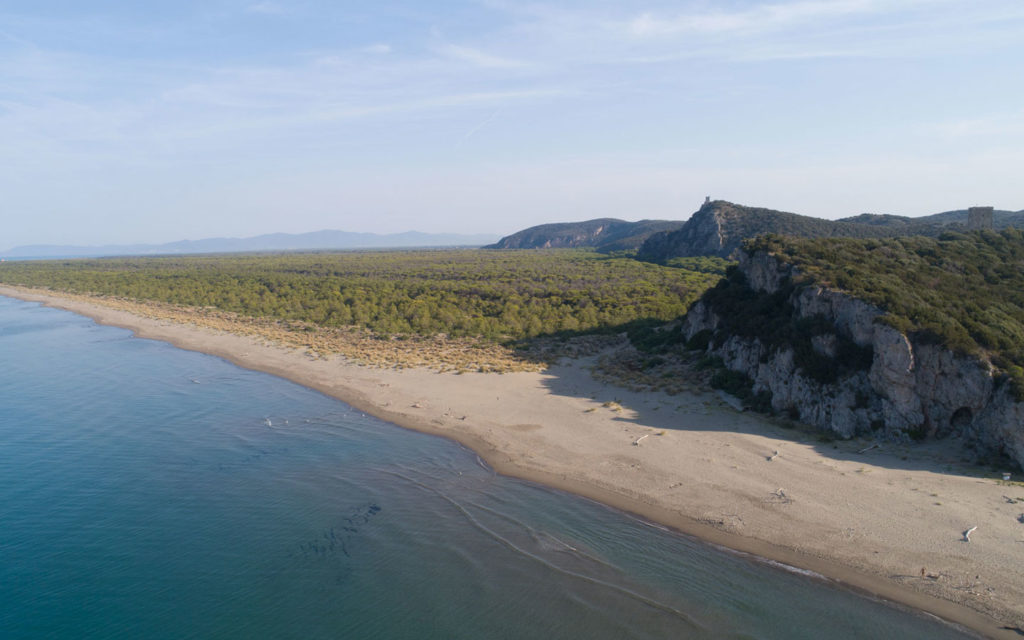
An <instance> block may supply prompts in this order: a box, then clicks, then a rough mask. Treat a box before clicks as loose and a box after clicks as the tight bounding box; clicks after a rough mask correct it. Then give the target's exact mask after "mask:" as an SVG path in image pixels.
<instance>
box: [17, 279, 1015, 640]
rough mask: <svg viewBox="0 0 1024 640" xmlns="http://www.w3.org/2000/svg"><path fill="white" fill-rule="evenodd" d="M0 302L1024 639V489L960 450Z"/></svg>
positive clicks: (560, 378)
mask: <svg viewBox="0 0 1024 640" xmlns="http://www.w3.org/2000/svg"><path fill="white" fill-rule="evenodd" d="M0 295H7V296H11V297H16V298H20V299H23V300H32V301H38V302H43V303H45V304H48V305H50V306H54V307H58V308H63V309H67V310H70V311H73V312H75V313H79V314H82V315H85V316H88V317H90V318H93V319H95V320H96V321H97V322H99V323H101V324H108V325H114V326H119V327H123V328H127V329H130V330H132V331H134V332H135V333H136V335H138V336H140V337H143V338H151V339H157V340H163V341H167V342H170V343H171V344H174V345H175V346H178V347H181V348H184V349H190V350H194V351H201V352H204V353H208V354H211V355H215V356H219V357H222V358H225V359H227V360H229V361H231V362H233V363H235V364H237V365H239V366H242V367H245V368H248V369H254V370H259V371H264V372H267V373H271V374H274V375H277V376H280V377H283V378H286V379H288V380H291V381H293V382H296V383H299V384H302V385H304V386H307V387H311V388H313V389H317V390H318V391H321V392H323V393H325V394H328V395H330V396H333V397H335V398H338V399H340V400H342V401H344V402H346V403H348V404H351V405H352V406H354V407H356V408H358V409H360V410H362V411H365V412H366V413H370V414H372V415H375V416H377V417H379V418H382V419H384V420H387V421H389V422H392V423H395V424H398V425H400V426H403V427H407V428H410V429H415V430H418V431H424V432H428V433H433V434H438V435H442V436H445V437H449V438H452V439H454V440H456V441H458V442H460V443H462V444H464V445H465V446H467V447H469V448H470V449H472V450H474V451H476V452H477V453H478V454H479V455H480V456H481V458H483V459H484V460H485V461H486V462H487V463H488V464H490V465H491V466H492V467H493V468H494V469H495V470H497V471H498V472H500V473H503V474H507V475H511V476H516V477H520V478H524V479H528V480H532V481H536V482H538V483H542V484H545V485H548V486H551V487H555V488H558V489H562V490H565V491H569V492H572V493H576V494H579V495H582V496H586V497H589V498H591V499H594V500H598V501H600V502H603V503H606V504H608V505H611V506H614V507H617V508H620V509H623V510H625V511H629V512H632V513H635V514H638V515H640V516H642V517H645V518H647V519H649V520H651V521H654V522H657V523H661V524H664V525H667V526H670V527H672V528H674V529H677V530H679V531H681V532H683V533H686V534H689V535H693V536H697V537H699V538H701V539H704V540H706V541H708V542H711V543H713V544H717V545H721V546H723V547H727V548H730V549H734V550H737V551H741V552H746V553H750V554H754V555H756V556H759V557H762V558H766V559H769V560H773V561H777V562H782V563H785V564H787V565H791V566H793V567H798V568H801V569H805V570H809V571H813V572H815V573H818V574H820V575H822V576H826V577H827V579H830V580H835V581H839V582H841V583H843V584H845V585H847V586H849V587H852V588H854V589H858V590H861V591H864V592H867V593H870V594H874V595H878V596H881V597H883V598H886V599H889V600H892V601H895V602H898V603H901V604H903V605H906V606H910V607H914V608H917V609H921V610H924V611H927V612H929V613H932V614H934V615H937V616H939V617H941V618H943V619H946V620H950V621H953V622H956V623H958V624H961V625H963V626H966V627H968V628H971V629H974V630H976V631H978V632H980V633H982V634H984V635H986V636H991V637H1006V638H1016V637H1020V636H1021V634H1020V633H1018V631H1016V630H1015V629H1024V570H1022V568H1024V522H1021V521H1020V520H1019V518H1024V484H1022V483H1015V482H1010V483H1006V482H1003V481H1002V480H1001V476H1000V475H999V474H998V473H996V472H992V471H990V470H987V469H981V468H978V467H974V466H971V465H968V464H965V463H962V462H960V459H959V455H958V454H957V447H958V444H957V443H955V442H944V443H934V444H928V445H924V446H911V447H905V446H900V445H896V444H891V443H879V444H878V446H872V445H873V444H874V443H873V442H871V441H849V442H842V441H839V442H832V441H829V440H828V439H826V438H822V437H820V436H818V435H816V434H815V433H813V432H811V431H803V430H799V429H788V428H785V427H784V425H782V424H781V423H777V422H774V421H771V420H769V419H766V418H764V417H761V416H757V415H754V414H749V413H743V412H740V411H737V410H736V409H734V408H733V407H732V405H731V402H730V399H729V398H727V397H722V396H719V395H718V394H715V393H701V392H691V393H681V394H676V395H668V394H665V393H660V392H635V391H629V390H626V389H623V388H621V387H618V386H614V385H609V384H606V383H602V382H598V381H596V380H594V378H593V377H592V376H591V375H590V372H589V367H590V366H591V365H592V364H593V358H592V357H591V358H578V359H575V360H564V361H563V363H562V364H559V365H557V366H552V367H549V368H548V369H546V370H544V371H519V372H512V373H504V374H498V373H476V372H472V373H468V372H464V373H458V372H451V371H449V372H444V373H438V372H437V371H434V370H430V369H425V368H405V369H388V368H383V367H374V366H366V365H360V364H356V363H354V362H352V361H351V360H349V359H345V358H343V357H340V356H335V357H329V358H326V359H325V358H319V357H313V356H311V355H309V354H308V353H306V352H305V351H303V350H300V349H295V348H288V347H284V346H279V345H275V344H271V343H267V342H266V341H265V340H263V339H260V338H259V337H255V336H250V335H237V334H234V333H229V332H224V331H216V330H213V329H210V328H203V327H198V326H191V325H187V324H181V323H179V322H172V321H169V320H162V319H157V318H150V317H143V316H141V315H138V314H135V313H130V312H128V311H124V310H119V309H114V308H110V307H107V306H103V305H102V304H98V303H97V302H99V301H95V302H92V301H88V300H85V299H82V298H75V299H71V298H64V297H60V296H58V295H54V294H49V293H45V292H36V291H30V290H25V289H13V288H9V287H0ZM869 447H871V448H869ZM972 527H977V528H976V529H975V530H974V531H973V532H972V533H971V534H970V539H969V541H967V540H965V537H964V532H965V531H967V530H968V529H971V528H972ZM1022 633H1024V632H1022Z"/></svg>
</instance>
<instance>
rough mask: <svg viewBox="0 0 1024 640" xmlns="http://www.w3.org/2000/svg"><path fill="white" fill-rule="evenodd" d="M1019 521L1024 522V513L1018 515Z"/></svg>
mask: <svg viewBox="0 0 1024 640" xmlns="http://www.w3.org/2000/svg"><path fill="white" fill-rule="evenodd" d="M1017 522H1019V523H1021V524H1024V513H1022V514H1020V515H1019V516H1017Z"/></svg>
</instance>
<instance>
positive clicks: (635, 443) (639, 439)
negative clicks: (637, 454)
mask: <svg viewBox="0 0 1024 640" xmlns="http://www.w3.org/2000/svg"><path fill="white" fill-rule="evenodd" d="M649 435H651V434H649V433H648V434H646V435H642V436H640V437H639V438H637V439H636V440H634V441H633V446H634V447H639V446H640V441H641V440H643V439H644V438H646V437H648V436H649Z"/></svg>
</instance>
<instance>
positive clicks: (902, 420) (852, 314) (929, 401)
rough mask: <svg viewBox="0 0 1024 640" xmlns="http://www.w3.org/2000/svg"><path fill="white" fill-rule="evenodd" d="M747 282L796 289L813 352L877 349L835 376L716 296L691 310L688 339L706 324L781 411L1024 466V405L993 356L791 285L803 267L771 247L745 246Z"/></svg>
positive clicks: (835, 295)
mask: <svg viewBox="0 0 1024 640" xmlns="http://www.w3.org/2000/svg"><path fill="white" fill-rule="evenodd" d="M739 270H740V272H741V273H742V275H743V277H744V278H745V281H746V286H748V287H749V288H750V289H752V290H753V291H755V292H758V293H760V294H763V295H774V294H778V293H779V292H780V291H782V292H788V296H789V297H788V307H787V308H788V309H790V312H791V313H792V314H793V316H794V318H796V319H805V320H809V319H815V320H817V322H815V323H814V326H815V327H817V329H816V331H815V332H814V334H813V335H808V336H805V338H806V341H807V342H806V344H807V350H813V352H814V354H817V356H820V357H821V358H825V359H826V360H825V361H826V362H829V361H831V362H832V363H833V366H834V367H835V368H836V370H839V369H840V368H843V365H844V364H846V363H843V362H842V361H841V358H842V353H841V346H842V345H843V344H844V343H847V344H853V345H856V348H858V349H862V350H868V349H869V350H870V359H869V360H868V359H865V361H864V363H863V366H860V367H856V368H854V369H852V370H851V369H850V368H849V367H845V368H844V369H843V372H842V374H841V375H839V376H837V377H836V378H835V379H834V381H831V382H823V381H822V380H821V379H820V378H821V376H820V375H818V376H815V375H812V374H811V373H809V372H808V370H807V368H806V367H804V366H802V365H801V364H800V363H799V358H798V357H797V351H798V349H799V348H800V345H798V344H775V345H773V346H768V345H767V344H766V339H765V338H762V337H759V336H752V335H736V334H730V333H729V330H728V328H727V327H726V325H727V324H728V323H726V322H723V319H722V316H721V314H720V313H718V312H716V310H715V308H714V303H713V301H710V302H709V299H705V300H702V301H700V302H698V303H697V304H696V305H694V307H693V308H692V309H691V310H690V312H689V313H688V314H687V316H686V319H685V322H684V323H683V331H684V333H685V334H686V337H687V339H691V338H693V337H694V336H696V335H697V334H698V333H701V332H709V333H711V334H713V335H714V338H713V339H712V340H710V341H709V343H708V347H707V349H708V351H709V353H710V354H712V355H715V356H717V357H719V358H721V359H722V361H723V363H724V365H725V366H726V367H727V368H729V369H731V370H733V371H739V372H742V373H744V374H746V375H747V376H748V377H749V378H750V379H751V380H752V381H753V392H754V393H767V394H769V395H770V397H771V406H772V408H773V409H774V410H775V411H778V412H780V413H783V414H785V415H789V416H791V417H793V418H794V419H798V420H800V421H802V422H805V423H808V424H812V425H815V426H817V427H819V428H822V429H824V430H827V431H830V432H832V433H834V434H836V435H838V436H840V437H842V438H849V437H853V436H855V435H860V434H868V433H876V434H879V435H884V436H885V437H889V438H893V439H909V438H913V439H924V438H946V437H957V438H961V439H962V441H963V443H964V445H965V446H966V447H967V448H969V449H972V450H973V451H974V452H975V454H976V455H977V456H978V457H982V458H992V457H998V456H1007V457H1009V458H1010V459H1012V460H1013V461H1015V462H1016V463H1017V464H1018V465H1021V467H1024V403H1021V402H1017V401H1016V400H1015V399H1014V396H1013V393H1012V392H1011V391H1010V389H1009V385H1008V384H1006V383H1005V381H1004V380H1002V379H1001V377H1000V376H999V375H998V372H997V371H996V370H995V369H994V368H993V366H992V365H991V364H990V363H989V362H987V361H986V360H984V359H982V358H980V357H978V356H972V355H964V354H958V353H955V352H953V351H951V350H949V349H947V348H945V347H943V346H941V345H938V344H934V343H932V342H929V341H925V340H921V339H917V338H915V337H914V336H908V335H905V334H904V333H901V332H900V331H898V330H897V329H894V328H893V327H891V326H889V325H887V324H885V323H884V322H883V321H882V317H883V315H884V313H883V311H882V310H881V309H879V308H878V307H875V306H873V305H871V304H868V303H866V302H864V301H862V300H859V299H856V298H853V297H850V296H849V295H847V294H845V293H843V292H840V291H835V290H831V289H828V288H824V287H821V286H817V285H814V284H809V285H805V286H793V283H794V281H795V280H799V279H800V274H799V272H798V271H797V270H796V268H794V267H793V266H791V265H789V264H786V263H784V262H782V261H780V260H778V259H776V258H775V257H774V256H772V255H771V254H768V253H766V252H764V251H758V252H755V253H754V254H752V255H751V254H748V253H746V252H744V253H742V255H741V256H740V264H739Z"/></svg>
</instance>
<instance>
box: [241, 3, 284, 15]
mask: <svg viewBox="0 0 1024 640" xmlns="http://www.w3.org/2000/svg"><path fill="white" fill-rule="evenodd" d="M245 10H246V11H248V12H249V13H262V14H266V15H279V14H282V13H285V12H286V11H287V10H286V9H285V8H284V7H283V6H282V5H281V4H279V3H277V2H257V3H255V4H250V5H249V6H248V7H246V8H245Z"/></svg>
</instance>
